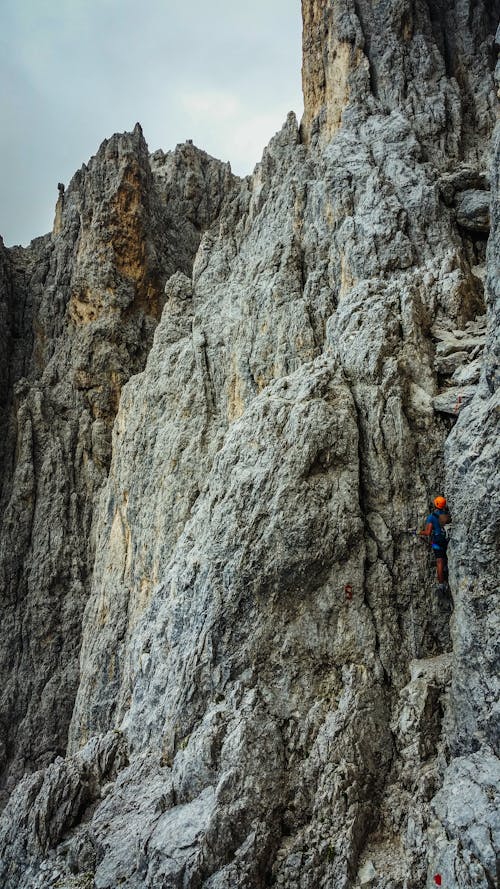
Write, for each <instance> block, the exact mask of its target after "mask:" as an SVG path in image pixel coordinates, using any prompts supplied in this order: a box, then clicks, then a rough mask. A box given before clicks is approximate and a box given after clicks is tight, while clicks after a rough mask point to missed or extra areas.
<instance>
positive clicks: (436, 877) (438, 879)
mask: <svg viewBox="0 0 500 889" xmlns="http://www.w3.org/2000/svg"><path fill="white" fill-rule="evenodd" d="M434 882H435V884H436V886H441V883H442V882H443V878H442V876H441V874H434Z"/></svg>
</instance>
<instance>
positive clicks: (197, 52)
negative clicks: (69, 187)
mask: <svg viewBox="0 0 500 889" xmlns="http://www.w3.org/2000/svg"><path fill="white" fill-rule="evenodd" d="M300 66H301V14H300V0H252V2H251V3H248V5H247V3H246V2H245V0H181V2H177V0H147V2H144V0H142V2H141V0H0V78H1V79H0V83H1V88H0V235H2V236H3V238H4V240H5V243H6V244H7V245H12V244H17V243H21V244H26V243H28V242H29V241H30V240H31V238H34V237H37V236H38V235H41V234H45V232H47V231H49V230H50V229H51V227H52V221H53V214H54V206H55V202H56V198H57V183H58V182H64V183H65V184H67V183H68V182H69V180H70V178H71V176H72V175H73V173H74V172H75V171H76V170H77V169H78V168H79V167H80V166H81V164H82V163H85V162H86V161H87V160H88V159H89V157H90V156H91V155H93V154H95V152H96V151H97V148H98V147H99V144H100V143H101V142H102V140H103V139H105V138H107V137H109V136H111V135H112V133H115V132H123V131H124V130H130V129H132V128H133V127H134V124H135V123H136V121H139V122H140V123H141V124H142V128H143V130H144V135H145V138H146V141H147V142H148V145H149V148H150V151H154V150H155V149H157V148H163V149H164V150H165V151H166V150H169V149H171V148H174V147H175V145H176V144H177V143H178V142H184V141H185V140H186V139H193V141H194V143H195V144H196V145H198V146H199V147H200V148H203V149H205V151H208V152H209V153H210V154H213V155H214V156H215V157H218V158H221V159H222V160H229V161H230V162H231V165H232V168H233V170H234V172H236V173H238V174H240V175H242V174H246V173H249V172H251V171H252V169H253V167H254V165H255V164H256V163H257V161H259V160H260V157H261V154H262V150H263V148H264V147H265V145H266V144H267V143H268V141H269V139H270V138H271V136H272V135H273V134H274V133H275V132H276V131H277V130H278V129H280V127H281V125H282V124H283V122H284V120H285V118H286V115H287V113H288V111H295V112H296V114H297V116H298V117H299V118H300V116H301V114H302V95H301V87H300Z"/></svg>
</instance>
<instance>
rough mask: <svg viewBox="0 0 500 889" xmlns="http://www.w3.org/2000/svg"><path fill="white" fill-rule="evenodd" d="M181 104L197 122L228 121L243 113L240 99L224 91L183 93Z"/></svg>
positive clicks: (180, 98)
mask: <svg viewBox="0 0 500 889" xmlns="http://www.w3.org/2000/svg"><path fill="white" fill-rule="evenodd" d="M179 104H180V106H181V108H182V109H183V110H184V111H185V112H186V113H187V114H188V115H190V116H191V117H192V118H193V119H195V120H199V119H201V118H203V119H207V118H208V119H209V120H211V121H214V122H215V121H227V120H229V119H234V117H235V115H237V114H239V113H241V102H240V101H239V99H238V97H237V96H234V95H232V94H231V93H227V92H223V91H222V90H202V91H200V92H189V93H181V95H180V97H179Z"/></svg>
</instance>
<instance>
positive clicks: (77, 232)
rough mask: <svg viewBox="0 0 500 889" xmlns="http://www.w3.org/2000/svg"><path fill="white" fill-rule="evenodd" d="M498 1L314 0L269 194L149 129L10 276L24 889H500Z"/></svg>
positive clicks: (11, 578) (108, 150)
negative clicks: (152, 138) (441, 557)
mask: <svg viewBox="0 0 500 889" xmlns="http://www.w3.org/2000/svg"><path fill="white" fill-rule="evenodd" d="M498 6H499V4H495V3H493V4H492V3H486V2H474V3H472V0H471V2H470V3H469V2H466V0H464V2H460V3H456V4H452V3H445V2H443V3H439V4H431V3H429V4H427V3H417V4H414V3H410V2H409V0H384V2H382V3H378V4H376V5H373V4H371V3H368V2H365V0H358V2H356V3H354V2H351V0H344V2H342V3H337V2H335V3H334V2H331V0H303V3H302V8H303V18H304V67H303V75H304V96H305V115H304V119H303V122H302V125H301V127H300V128H299V127H298V125H297V122H296V120H295V118H294V116H293V115H290V116H289V117H288V119H287V122H286V123H285V125H284V127H283V129H282V130H281V132H280V133H278V134H277V135H276V136H275V137H274V138H273V139H272V141H271V143H270V144H269V146H268V148H267V149H266V150H265V152H264V156H263V158H262V162H261V163H260V164H259V165H258V166H257V168H256V170H255V172H254V175H253V176H252V177H249V178H247V179H246V180H244V181H242V182H240V181H237V180H235V179H234V177H232V176H231V174H230V171H229V170H228V168H227V167H224V165H221V164H218V163H217V162H216V161H213V160H212V159H209V158H208V157H207V156H206V155H204V154H203V153H201V152H199V151H198V150H197V149H194V148H193V147H192V146H190V145H186V146H182V147H179V148H178V149H177V150H176V151H175V152H174V153H172V154H170V155H164V154H163V153H162V152H156V153H155V154H154V155H152V156H148V153H147V148H146V146H145V143H144V140H143V137H142V133H141V132H140V129H139V128H136V130H135V131H134V133H133V134H128V135H124V136H121V137H113V139H111V140H110V141H109V142H107V143H104V145H103V146H102V148H101V149H100V151H99V153H98V155H97V156H96V158H94V159H93V160H92V161H91V163H90V164H89V167H88V168H84V170H83V171H82V172H81V173H80V174H77V176H76V177H75V179H74V180H73V181H72V183H71V185H70V186H69V188H68V190H67V191H64V192H62V191H61V193H60V198H59V202H58V206H57V209H56V221H55V226H54V233H53V235H52V236H51V237H48V238H45V239H40V240H39V241H38V242H33V244H32V245H31V247H30V248H29V249H28V250H26V251H23V250H19V249H18V250H15V251H11V252H10V253H9V252H5V251H3V252H2V253H1V254H0V261H1V265H0V270H1V278H0V280H1V282H2V300H3V302H2V303H0V306H1V311H2V318H3V317H5V319H6V324H5V331H6V333H5V334H4V336H5V342H6V355H7V359H6V360H5V359H4V358H3V356H2V362H3V363H2V364H0V374H1V380H2V384H3V386H4V392H5V396H4V397H3V399H2V402H1V405H0V406H1V408H2V410H3V414H2V416H3V417H4V422H5V424H6V428H7V436H6V443H7V444H6V454H7V459H6V461H5V475H4V481H3V493H2V498H3V500H2V502H3V504H5V506H4V526H3V539H4V541H5V543H4V546H5V549H4V555H3V562H2V566H3V567H2V571H3V572H4V574H3V576H4V577H5V582H4V587H5V590H6V593H5V602H6V605H5V613H6V618H5V624H4V625H3V626H2V634H3V639H4V641H3V643H2V656H3V657H4V669H3V672H4V674H8V676H9V679H8V681H7V683H6V685H5V688H4V694H5V699H4V702H3V705H2V714H5V716H4V717H2V718H4V720H5V721H4V738H5V741H4V762H5V778H4V788H5V791H6V795H7V792H9V791H11V790H12V793H11V795H10V799H9V800H8V802H7V805H6V808H5V811H4V815H3V818H2V819H1V821H0V850H1V852H0V861H1V863H0V875H1V878H2V880H3V885H5V886H6V887H7V889H10V887H19V889H28V887H48V886H59V887H60V889H70V887H75V889H76V887H78V886H80V887H83V886H95V887H98V889H114V887H116V886H118V885H124V886H129V887H148V886H150V887H153V886H159V885H162V886H165V887H181V886H183V887H193V889H194V887H201V886H203V887H204V889H223V887H226V889H229V887H235V886H239V887H248V889H250V887H265V886H270V885H276V886H281V887H283V889H302V887H312V886H314V887H316V886H317V887H327V886H332V885H333V886H335V887H339V889H341V887H345V889H347V887H360V886H368V885H370V886H374V887H378V889H382V887H384V889H385V887H393V889H396V887H403V886H404V887H406V889H411V887H415V889H416V887H420V886H423V885H425V884H426V883H427V885H429V886H431V885H433V876H434V875H437V874H438V873H439V874H440V875H441V877H442V882H443V885H445V886H448V885H453V880H456V881H457V885H460V886H464V887H465V886H467V887H468V886H471V887H472V886H478V885H479V886H484V887H485V889H489V887H490V886H491V885H493V883H494V880H495V872H494V867H495V866H494V860H495V853H496V852H497V851H498V842H497V839H496V837H495V809H494V800H493V796H492V793H493V788H494V786H495V783H496V780H497V776H498V760H497V759H496V756H495V741H496V740H497V738H498V728H495V723H494V714H493V707H492V702H493V699H494V697H495V694H497V688H496V686H495V684H494V683H495V679H494V675H495V674H494V655H495V652H494V633H495V629H497V627H496V625H495V617H494V608H493V595H494V583H495V574H494V564H495V563H494V558H495V551H494V547H495V539H496V523H497V522H498V500H497V499H495V498H496V496H497V493H498V492H497V489H496V488H495V487H494V484H495V479H494V476H493V469H494V465H495V458H496V456H497V455H496V453H495V447H496V445H495V443H496V437H495V433H496V426H495V411H494V409H495V404H496V403H495V382H496V381H495V370H496V367H497V364H496V361H497V359H498V349H497V340H496V339H495V334H494V321H495V311H497V310H496V309H495V305H496V302H495V301H496V298H497V296H498V293H497V290H498V276H497V274H496V266H495V263H496V262H497V257H498V251H499V248H498V243H497V241H498V237H499V235H498V223H497V215H498V186H497V178H498V175H499V173H498V170H499V169H500V166H499V164H498V161H496V162H495V163H494V164H493V172H492V174H491V175H490V165H491V159H490V154H489V152H490V142H491V136H492V131H493V126H494V113H495V98H496V97H495V86H494V78H493V67H494V40H493V35H494V30H495V26H496V21H495V14H498V12H500V9H498V8H497V7H498ZM494 7H495V8H494ZM490 184H491V214H490V217H488V215H487V214H486V213H485V212H484V207H485V206H487V204H488V201H489V200H490V198H488V199H487V198H486V195H490ZM478 195H479V197H478ZM489 218H491V225H492V235H491V238H490V241H489V244H488V253H487V255H486V249H485V248H486V236H487V227H488V224H489V221H488V220H489ZM485 267H486V269H487V274H486V302H485V294H484V283H483V280H484V277H485V276H484V275H483V270H484V268H485ZM164 285H165V286H164ZM486 304H487V306H486ZM19 306H26V307H27V308H25V309H23V311H22V312H21V311H20V309H19ZM486 308H487V309H488V314H487V318H485V317H484V313H485V310H486ZM23 349H24V351H23ZM140 371H142V372H140ZM457 389H458V390H459V394H460V393H462V394H463V397H462V398H461V400H460V401H459V402H458V395H457V397H456V398H455V395H456V391H455V390H457ZM465 393H466V397H465ZM457 402H458V408H457V410H456V411H455V409H454V406H455V405H456V404H457ZM452 403H453V406H450V405H452ZM457 418H458V419H457ZM456 419H457V422H456V425H455V426H454V428H453V429H452V431H451V435H450V434H449V433H450V429H451V427H452V426H453V425H454V423H455V420H456ZM443 489H445V490H446V492H447V493H449V494H450V500H451V507H452V511H453V513H454V530H453V542H452V547H451V551H450V553H451V556H450V569H451V571H450V578H451V590H452V598H450V596H448V595H444V596H438V595H437V594H436V592H435V589H434V586H435V583H434V580H433V567H432V565H431V564H430V561H429V558H428V554H427V552H426V551H425V548H424V545H423V544H421V543H419V542H418V541H417V539H416V538H415V537H414V536H413V535H411V534H410V533H408V531H409V529H410V528H412V527H414V526H415V524H416V523H418V522H420V521H421V520H422V519H423V518H424V516H425V515H426V513H427V512H428V510H429V503H430V502H431V500H432V496H433V495H434V494H435V493H437V492H438V491H442V490H443ZM485 492H486V494H487V497H486V498H485ZM485 500H486V504H487V505H485ZM478 529H480V533H479V531H478ZM471 540H473V541H474V543H473V545H471ZM453 605H454V606H455V610H454V612H453V616H452V620H451V626H450V614H451V611H452V606H453ZM80 645H81V647H80ZM78 655H79V670H78V669H77V660H76V659H77V657H78ZM63 756H65V757H66V758H64V759H63V758H62V757H63ZM23 771H27V772H33V774H30V775H28V776H27V777H25V778H24V780H22V781H20V782H19V783H17V786H14V785H15V784H16V781H17V779H18V778H19V776H20V775H21V774H22V772H23ZM460 793H465V794H467V796H468V798H470V800H471V801H472V802H471V805H470V808H469V809H467V811H465V812H464V811H463V809H462V808H461V807H460V805H458V804H457V802H456V801H457V799H458V798H459V797H458V795H459V794H460Z"/></svg>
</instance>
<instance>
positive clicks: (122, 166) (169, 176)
mask: <svg viewBox="0 0 500 889" xmlns="http://www.w3.org/2000/svg"><path fill="white" fill-rule="evenodd" d="M234 183H235V179H234V177H232V176H231V173H230V171H229V169H228V167H227V166H225V165H223V164H220V163H219V162H218V161H214V160H212V159H210V158H209V157H208V156H207V155H205V154H204V153H203V152H198V151H197V150H196V149H194V148H193V147H192V146H190V145H185V146H179V147H178V149H177V150H176V151H175V152H174V153H173V154H172V155H170V156H162V157H157V156H156V155H155V158H154V159H152V162H151V163H150V160H149V156H148V151H147V147H146V143H145V141H144V138H143V135H142V132H141V130H140V127H139V126H137V127H136V129H135V130H134V132H133V133H132V134H128V135H127V134H126V135H123V136H114V137H113V138H112V139H110V140H108V141H107V142H105V143H103V145H102V146H101V148H100V149H99V152H98V154H97V155H96V156H95V157H94V158H92V160H91V161H90V163H89V165H88V166H87V167H83V168H82V169H81V171H79V172H78V173H77V174H76V175H75V176H74V178H73V180H72V181H71V183H70V185H69V187H68V188H67V189H66V190H65V191H64V192H60V197H59V200H58V204H57V208H56V220H55V224H54V232H53V234H52V236H47V237H45V238H40V239H38V240H37V241H34V242H32V244H31V246H30V247H29V248H28V249H21V248H18V249H14V250H13V251H11V253H10V256H9V255H7V256H5V251H4V252H3V253H2V281H3V288H2V296H3V300H4V302H3V303H2V320H3V318H5V322H6V323H5V326H4V327H3V331H2V336H4V337H5V338H6V339H5V344H4V343H2V345H5V348H4V349H2V362H3V363H2V365H1V376H2V384H3V386H2V403H1V405H0V407H1V410H2V415H1V419H2V421H3V425H2V428H3V430H4V434H3V435H2V445H4V446H5V459H4V460H3V461H2V465H3V467H4V473H3V478H2V493H1V503H2V543H1V550H0V577H1V587H2V595H3V609H2V612H3V613H2V630H1V639H2V644H1V646H0V658H1V664H2V670H1V672H2V676H3V677H5V679H4V682H2V689H1V701H2V707H1V713H2V716H1V723H0V729H1V735H0V737H1V741H0V753H1V762H2V767H3V768H2V775H3V784H2V786H3V787H4V788H6V790H7V791H8V790H10V789H11V788H12V786H13V783H14V782H15V780H16V779H17V778H18V777H19V775H20V774H21V775H22V773H23V772H24V771H25V770H32V769H33V768H37V767H40V766H41V765H44V764H46V763H48V762H50V761H51V760H52V759H53V757H54V755H56V754H62V753H64V752H65V749H66V740H67V731H68V723H69V719H70V717H71V712H72V708H73V703H74V696H75V692H76V687H77V684H78V651H79V643H80V635H81V620H82V612H83V609H84V607H85V601H86V598H87V596H88V584H89V579H90V575H91V571H92V564H93V548H94V542H93V538H92V519H93V515H94V507H95V505H96V503H97V499H98V494H99V491H100V489H101V487H102V485H103V483H104V481H105V479H106V477H107V472H108V469H109V463H110V458H111V429H112V426H113V422H114V418H115V415H116V411H117V408H118V404H119V400H120V392H121V388H122V386H123V384H124V382H126V381H127V380H128V378H129V377H130V375H131V374H134V373H137V372H138V371H140V370H142V368H143V367H144V364H145V361H146V356H147V354H148V351H149V348H150V345H151V341H152V337H153V332H154V329H155V326H156V324H157V322H158V318H159V317H160V315H161V312H162V309H163V303H164V300H165V296H164V292H163V289H164V284H165V281H166V280H167V279H168V278H169V277H170V276H171V274H172V273H173V272H175V271H176V270H177V269H181V270H182V271H183V272H184V273H186V272H189V273H190V270H191V268H192V263H193V259H194V255H195V253H196V250H197V247H198V244H199V241H200V238H201V235H202V232H203V230H204V228H205V227H206V226H207V225H208V224H209V223H210V221H211V220H212V219H213V217H214V216H216V215H217V213H218V212H219V209H220V205H221V202H222V199H223V195H224V194H225V193H226V192H230V191H231V188H232V187H233V185H234ZM4 256H5V259H4Z"/></svg>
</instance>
